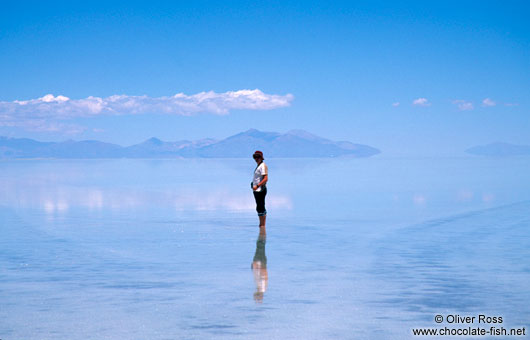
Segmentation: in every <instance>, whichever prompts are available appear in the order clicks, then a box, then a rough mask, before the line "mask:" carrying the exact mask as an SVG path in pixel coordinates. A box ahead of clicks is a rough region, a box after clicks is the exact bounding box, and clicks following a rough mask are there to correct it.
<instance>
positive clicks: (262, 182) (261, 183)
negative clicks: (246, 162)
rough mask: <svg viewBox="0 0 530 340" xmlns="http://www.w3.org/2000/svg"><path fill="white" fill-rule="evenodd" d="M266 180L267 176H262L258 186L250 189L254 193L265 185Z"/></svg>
mask: <svg viewBox="0 0 530 340" xmlns="http://www.w3.org/2000/svg"><path fill="white" fill-rule="evenodd" d="M267 180H268V176H267V175H263V179H262V180H261V182H259V183H258V185H254V187H253V188H252V189H254V191H256V190H258V188H259V187H260V186H262V185H265V183H267Z"/></svg>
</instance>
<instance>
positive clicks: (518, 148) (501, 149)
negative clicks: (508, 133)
mask: <svg viewBox="0 0 530 340" xmlns="http://www.w3.org/2000/svg"><path fill="white" fill-rule="evenodd" d="M466 152H467V153H470V154H472V155H478V156H489V157H509V156H530V145H516V144H510V143H501V142H496V143H491V144H487V145H479V146H474V147H472V148H469V149H467V150H466Z"/></svg>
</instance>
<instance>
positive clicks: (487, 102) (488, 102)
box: [482, 98, 497, 106]
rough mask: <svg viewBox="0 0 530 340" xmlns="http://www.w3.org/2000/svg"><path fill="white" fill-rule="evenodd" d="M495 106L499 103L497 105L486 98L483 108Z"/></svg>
mask: <svg viewBox="0 0 530 340" xmlns="http://www.w3.org/2000/svg"><path fill="white" fill-rule="evenodd" d="M495 105H497V103H495V102H494V101H493V100H492V99H490V98H484V100H483V101H482V106H495Z"/></svg>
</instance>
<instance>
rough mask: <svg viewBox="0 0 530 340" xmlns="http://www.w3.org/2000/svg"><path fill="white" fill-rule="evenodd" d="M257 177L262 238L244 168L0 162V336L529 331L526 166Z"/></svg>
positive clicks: (456, 164)
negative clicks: (458, 320)
mask: <svg viewBox="0 0 530 340" xmlns="http://www.w3.org/2000/svg"><path fill="white" fill-rule="evenodd" d="M268 165H269V171H270V183H269V186H268V187H269V195H268V197H267V209H268V211H269V216H268V221H267V225H268V227H267V236H266V239H264V238H262V239H261V240H260V242H256V241H257V240H258V232H259V230H258V228H257V224H258V221H257V217H256V216H255V212H254V211H253V209H254V203H253V197H252V194H251V192H250V191H249V190H250V189H249V184H248V183H249V182H250V179H251V173H252V170H253V169H254V165H253V164H252V160H251V159H250V160H248V161H247V160H70V161H63V160H53V161H51V160H32V161H29V160H28V161H26V160H24V161H9V162H1V163H0V232H1V235H2V237H1V238H0V306H1V307H0V339H3V340H12V339H13V340H14V339H17V340H18V339H28V340H29V339H39V340H42V339H208V338H219V339H258V338H260V339H325V338H328V339H412V338H417V337H413V336H412V333H411V329H412V328H414V327H420V326H424V327H438V325H437V324H436V323H435V322H434V321H433V319H434V316H435V315H436V314H442V315H444V316H445V315H448V314H459V315H464V316H465V315H471V316H475V315H478V314H486V315H491V316H502V317H503V320H504V322H503V324H502V325H498V326H504V327H506V328H509V327H522V326H526V327H527V328H529V326H530V323H529V320H530V291H529V290H528V287H530V261H529V260H528V259H529V258H530V190H529V189H530V171H529V170H530V160H528V159H526V160H525V159H500V160H496V159H481V158H472V157H470V158H444V159H390V158H386V159H385V158H377V157H375V158H370V159H358V160H356V159H336V160H317V159H316V160H315V159H311V160H291V159H278V160H270V161H268ZM257 247H258V249H256V248H257ZM265 263H266V265H265ZM251 266H252V267H254V269H251ZM260 266H261V268H259V267H260ZM441 325H442V326H445V325H447V324H445V323H443V324H441ZM474 326H475V327H476V326H478V325H477V324H475V325H474ZM489 326H490V325H487V327H488V328H489ZM527 334H528V330H527ZM486 338H487V337H486ZM500 338H502V337H495V339H500ZM512 338H513V337H512Z"/></svg>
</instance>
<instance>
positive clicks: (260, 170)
mask: <svg viewBox="0 0 530 340" xmlns="http://www.w3.org/2000/svg"><path fill="white" fill-rule="evenodd" d="M267 172H268V169H267V165H266V164H265V162H263V161H261V163H260V164H259V165H258V166H257V167H256V170H254V179H253V180H252V184H253V185H258V184H259V183H260V182H261V181H262V180H263V176H265V175H267ZM260 191H261V187H258V189H257V190H256V192H260Z"/></svg>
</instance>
